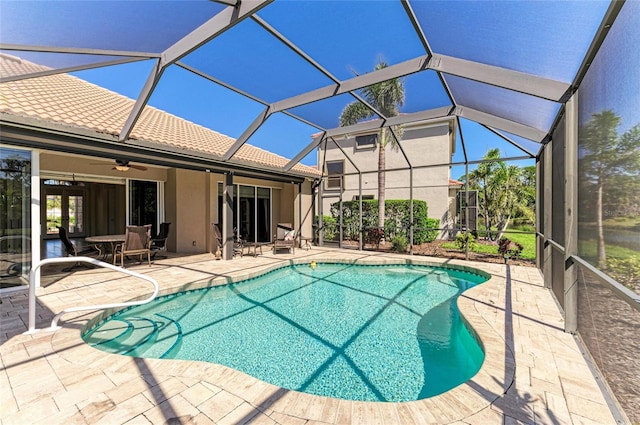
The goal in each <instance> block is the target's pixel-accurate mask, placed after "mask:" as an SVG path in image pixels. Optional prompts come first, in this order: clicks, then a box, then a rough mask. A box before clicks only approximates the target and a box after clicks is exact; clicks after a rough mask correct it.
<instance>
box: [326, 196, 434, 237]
mask: <svg viewBox="0 0 640 425" xmlns="http://www.w3.org/2000/svg"><path fill="white" fill-rule="evenodd" d="M384 205H385V221H384V236H385V239H389V240H390V239H391V238H393V237H394V236H404V237H406V238H407V240H408V239H409V223H410V205H411V201H410V200H408V199H400V200H393V199H388V200H386V201H385V204H384ZM331 216H332V217H334V218H335V219H336V221H339V219H340V203H339V202H336V203H333V204H331ZM359 218H360V202H359V201H345V202H343V203H342V224H343V226H344V238H345V240H358V232H359ZM362 227H363V230H364V232H365V233H364V236H365V239H367V236H368V231H369V230H370V229H377V228H378V201H377V200H376V199H367V200H363V201H362ZM439 227H440V220H438V219H435V218H429V217H428V216H427V203H426V202H425V201H422V200H414V201H413V243H414V244H416V245H419V244H421V243H425V242H431V241H433V240H434V239H435V238H436V237H437V236H438V230H429V229H438V228H439Z"/></svg>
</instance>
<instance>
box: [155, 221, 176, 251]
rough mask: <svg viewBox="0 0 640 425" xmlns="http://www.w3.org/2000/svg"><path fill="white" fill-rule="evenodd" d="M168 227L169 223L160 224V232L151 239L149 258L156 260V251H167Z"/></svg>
mask: <svg viewBox="0 0 640 425" xmlns="http://www.w3.org/2000/svg"><path fill="white" fill-rule="evenodd" d="M170 227H171V223H160V231H159V232H158V234H157V235H156V236H154V237H152V238H151V251H153V255H152V256H151V258H156V255H157V254H158V251H166V250H167V238H168V237H169V228H170ZM161 258H167V256H166V255H165V256H161Z"/></svg>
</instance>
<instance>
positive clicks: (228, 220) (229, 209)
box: [220, 173, 233, 260]
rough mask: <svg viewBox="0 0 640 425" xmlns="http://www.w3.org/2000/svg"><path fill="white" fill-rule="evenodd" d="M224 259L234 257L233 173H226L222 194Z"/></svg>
mask: <svg viewBox="0 0 640 425" xmlns="http://www.w3.org/2000/svg"><path fill="white" fill-rule="evenodd" d="M222 223H223V225H222V229H220V230H221V231H222V259H223V260H231V259H233V173H226V174H225V175H224V190H223V196H222Z"/></svg>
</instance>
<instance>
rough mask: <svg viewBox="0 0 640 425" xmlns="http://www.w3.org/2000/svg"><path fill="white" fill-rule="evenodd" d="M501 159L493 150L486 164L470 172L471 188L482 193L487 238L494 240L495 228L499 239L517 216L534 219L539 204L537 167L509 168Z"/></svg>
mask: <svg viewBox="0 0 640 425" xmlns="http://www.w3.org/2000/svg"><path fill="white" fill-rule="evenodd" d="M500 156H501V154H500V150H499V149H497V148H493V149H489V150H488V151H487V153H486V154H485V156H484V158H483V159H484V160H485V162H483V163H481V164H480V165H479V166H478V167H477V168H476V169H475V170H473V171H471V172H470V173H469V185H470V187H472V188H474V189H477V190H478V191H479V194H480V196H479V200H480V202H479V205H480V208H481V209H482V214H483V216H484V222H485V228H486V229H487V237H489V238H490V237H491V232H490V230H491V228H492V227H494V226H495V227H496V228H497V231H498V234H497V238H498V239H499V238H500V237H502V234H503V233H504V231H505V230H506V229H507V227H508V226H509V222H510V221H511V219H512V218H513V217H523V218H527V219H529V220H533V218H534V209H533V206H534V205H535V203H534V199H535V183H534V182H532V179H535V168H533V169H532V168H530V167H528V168H521V167H519V166H517V165H507V164H506V163H505V162H504V161H502V160H500ZM465 180H466V177H465Z"/></svg>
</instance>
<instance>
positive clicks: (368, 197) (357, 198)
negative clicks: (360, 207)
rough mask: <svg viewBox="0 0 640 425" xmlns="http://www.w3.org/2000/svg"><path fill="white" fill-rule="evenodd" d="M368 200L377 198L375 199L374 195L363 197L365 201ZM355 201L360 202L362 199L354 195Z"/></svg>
mask: <svg viewBox="0 0 640 425" xmlns="http://www.w3.org/2000/svg"><path fill="white" fill-rule="evenodd" d="M367 199H375V198H374V197H373V195H362V200H363V201H364V200H367ZM353 200H354V201H359V200H360V197H359V196H358V195H353Z"/></svg>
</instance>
